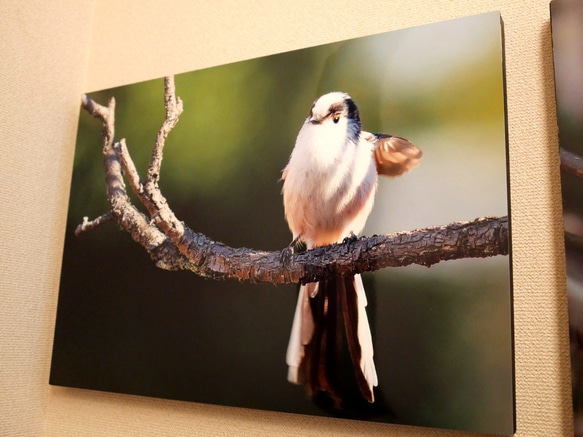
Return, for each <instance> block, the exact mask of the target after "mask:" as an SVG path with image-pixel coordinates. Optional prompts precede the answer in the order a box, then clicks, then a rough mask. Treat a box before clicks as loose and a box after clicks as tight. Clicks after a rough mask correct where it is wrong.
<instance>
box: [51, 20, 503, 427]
mask: <svg viewBox="0 0 583 437" xmlns="http://www.w3.org/2000/svg"><path fill="white" fill-rule="evenodd" d="M338 35H341V32H340V33H338ZM504 87H505V85H504V45H503V26H502V23H501V19H500V14H499V13H498V12H491V13H486V14H481V15H476V16H470V17H465V18H460V19H456V20H451V21H446V22H439V23H433V24H428V25H424V26H420V27H415V28H408V29H403V30H399V31H393V32H388V33H381V34H374V35H370V36H367V37H363V38H357V39H346V38H344V40H342V38H339V40H338V41H336V42H331V43H329V44H325V45H321V46H315V47H308V48H301V49H298V50H294V51H290V52H285V53H279V54H272V55H269V56H265V57H262V58H258V59H249V60H244V61H240V62H236V63H232V64H227V65H219V66H215V67H212V68H208V69H204V70H198V71H193V72H189V73H182V74H177V75H175V76H169V77H166V78H159V79H154V80H151V81H148V82H142V83H136V84H131V85H127V86H123V87H119V88H115V89H108V90H103V91H98V92H93V93H90V94H88V95H86V96H83V98H82V105H81V106H82V108H81V114H80V118H79V129H78V137H77V146H76V153H75V163H74V170H73V175H72V184H71V193H70V202H69V213H68V221H67V231H66V239H65V248H64V254H63V264H62V273H61V282H60V293H59V302H58V310H57V321H56V328H55V336H54V347H53V356H52V365H51V375H50V383H51V384H53V385H60V386H67V387H77V388H86V389H93V390H101V391H110V392H118V393H127V394H134V395H141V396H153V397H160V398H168V399H176V400H183V401H192V402H200V403H209V404H219V405H226V406H231V407H242V408H253V409H263V410H270V411H280V412H291V413H297V414H308V415H318V416H328V417H333V418H338V419H342V420H346V419H348V420H366V421H377V422H385V423H392V424H406V425H412V426H422V427H433V428H446V429H457V430H464V431H472V432H484V433H491V434H499V435H512V434H513V432H514V391H513V390H514V389H513V387H514V381H513V378H514V373H513V343H512V338H513V334H512V287H511V284H512V277H511V248H510V238H509V235H510V225H509V219H508V217H509V196H508V173H507V169H508V166H507V139H506V114H505V88H504Z"/></svg>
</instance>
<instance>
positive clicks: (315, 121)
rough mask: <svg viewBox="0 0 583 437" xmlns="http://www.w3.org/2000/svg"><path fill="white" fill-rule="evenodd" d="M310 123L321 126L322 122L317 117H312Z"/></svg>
mask: <svg viewBox="0 0 583 437" xmlns="http://www.w3.org/2000/svg"><path fill="white" fill-rule="evenodd" d="M308 121H309V122H310V123H312V124H320V120H318V119H317V118H316V117H314V116H313V115H312V116H311V117H309V118H308Z"/></svg>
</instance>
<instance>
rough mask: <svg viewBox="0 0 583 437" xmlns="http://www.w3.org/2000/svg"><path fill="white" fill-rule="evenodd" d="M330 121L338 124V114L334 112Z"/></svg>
mask: <svg viewBox="0 0 583 437" xmlns="http://www.w3.org/2000/svg"><path fill="white" fill-rule="evenodd" d="M332 120H334V123H338V120H340V112H335V113H334V114H333V115H332Z"/></svg>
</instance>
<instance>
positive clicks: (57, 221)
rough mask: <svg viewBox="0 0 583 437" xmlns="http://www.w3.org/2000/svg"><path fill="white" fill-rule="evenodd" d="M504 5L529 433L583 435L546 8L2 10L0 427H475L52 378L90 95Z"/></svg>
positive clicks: (402, 431)
mask: <svg viewBox="0 0 583 437" xmlns="http://www.w3.org/2000/svg"><path fill="white" fill-rule="evenodd" d="M163 3H170V5H169V6H168V5H166V6H162V4H163ZM492 10H500V11H501V13H502V17H503V20H504V24H505V34H506V55H507V56H506V61H507V63H506V67H507V85H508V121H509V141H510V159H511V170H510V183H511V189H512V195H511V197H512V225H513V229H512V230H513V266H514V286H515V299H514V305H515V339H516V400H517V406H516V408H517V435H518V436H525V437H526V436H545V437H546V436H555V435H556V436H558V435H572V432H571V410H570V405H571V400H570V381H569V368H568V359H569V355H568V341H567V340H568V339H567V324H566V314H567V313H566V291H565V284H564V261H563V258H562V256H563V248H562V231H561V226H562V218H561V211H560V201H559V199H560V185H559V173H558V156H557V154H556V150H557V129H556V120H555V114H554V109H555V107H554V100H553V99H554V88H553V87H554V85H553V77H552V58H551V40H550V24H549V8H548V1H545V0H516V1H508V0H506V1H503V0H498V1H496V0H487V1H480V2H469V1H465V0H453V1H451V0H450V1H446V0H441V1H432V2H428V1H426V0H399V1H392V2H386V1H382V0H374V1H373V0H367V1H365V0H361V1H357V0H348V1H338V2H318V1H313V0H312V1H308V0H280V1H278V2H269V1H257V2H237V1H235V0H221V1H215V2H209V1H198V2H191V1H187V0H184V1H174V2H161V1H158V2H154V1H140V2H129V1H119V0H115V1H114V0H103V1H100V2H96V1H86V2H80V1H79V0H76V1H73V0H61V1H53V2H43V1H39V0H35V1H29V2H21V1H17V0H4V1H3V2H2V5H0V23H1V24H0V59H1V62H0V121H1V126H2V127H1V129H0V163H1V171H0V205H1V206H0V242H1V244H0V435H7V436H17V435H18V436H19V435H22V436H43V435H46V436H80V435H83V436H117V435H122V436H125V435H127V436H133V435H135V436H148V435H152V436H153V435H156V436H159V435H172V436H182V435H253V436H268V435H269V436H271V435H289V436H295V435H307V436H310V435H313V436H316V435H317V436H324V435H347V436H356V435H362V434H363V433H365V432H366V433H367V434H368V435H371V436H376V435H378V436H380V435H383V436H404V435H413V436H417V435H428V436H457V435H467V434H463V433H455V432H445V431H438V430H429V429H417V428H408V427H398V426H391V425H382V424H371V423H364V424H363V423H358V422H351V421H340V422H338V421H333V420H329V419H325V418H314V417H304V416H298V415H289V414H281V413H269V412H263V411H253V410H243V409H234V408H226V407H218V406H208V405H200V404H191V403H182V402H172V401H163V400H157V399H149V398H139V397H132V396H121V395H114V394H106V393H98V392H92V391H84V390H73V389H65V388H59V387H49V386H48V384H47V380H48V373H49V365H50V353H51V342H52V330H53V326H54V317H55V310H56V302H57V290H58V282H59V272H60V262H61V261H60V257H61V251H62V245H63V241H62V240H63V232H64V225H65V217H66V209H67V198H68V190H69V179H70V174H71V169H72V158H73V147H74V138H75V130H76V119H77V115H78V111H79V108H78V102H79V99H78V97H79V94H80V93H81V92H82V91H89V90H96V89H100V88H105V87H111V86H116V85H121V84H127V83H131V82H135V81H139V80H145V79H149V78H153V77H159V76H162V75H164V74H169V73H179V72H184V71H189V70H193V69H196V68H200V67H205V66H210V65H216V64H219V63H226V62H231V61H234V60H239V59H244V58H250V57H257V56H261V55H264V54H268V53H274V52H281V51H286V50H289V49H295V48H300V47H303V46H309V45H314V44H320V43H325V42H330V41H334V40H340V39H347V38H351V37H356V36H362V35H366V34H372V33H378V32H382V31H387V30H391V29H398V28H403V27H408V26H414V25H420V24H425V23H429V22H434V21H440V20H445V19H449V18H456V17H461V16H466V15H471V14H475V13H480V12H487V11H492Z"/></svg>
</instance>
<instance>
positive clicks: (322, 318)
mask: <svg viewBox="0 0 583 437" xmlns="http://www.w3.org/2000/svg"><path fill="white" fill-rule="evenodd" d="M366 304H367V301H366V294H365V292H364V286H363V284H362V279H361V277H360V275H356V276H338V277H336V278H332V279H328V280H325V281H321V282H318V283H311V284H307V285H303V286H301V287H300V292H299V296H298V303H297V306H296V312H295V315H294V321H293V325H292V332H291V337H290V342H289V345H288V350H287V357H286V361H287V364H288V366H289V370H288V380H289V381H290V382H293V383H295V384H305V386H306V388H307V391H308V393H309V394H310V395H313V394H316V393H317V392H325V393H327V394H328V395H329V396H330V397H331V398H332V399H333V400H334V401H335V403H340V402H341V400H342V393H343V392H345V390H344V389H343V387H344V385H345V379H346V378H345V377H343V375H346V373H345V372H346V371H347V370H346V369H344V368H343V367H344V366H343V364H342V362H343V361H342V357H343V354H346V352H345V351H346V349H347V350H348V355H349V356H350V362H351V364H352V365H351V367H352V370H351V371H352V372H354V376H355V378H356V382H357V385H358V388H359V390H360V393H361V394H362V396H363V397H364V398H365V399H366V400H367V401H369V402H374V392H373V387H375V386H377V384H378V380H377V374H376V369H375V365H374V360H373V346H372V337H371V333H370V327H369V324H368V318H367V316H366V309H365V307H366Z"/></svg>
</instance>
